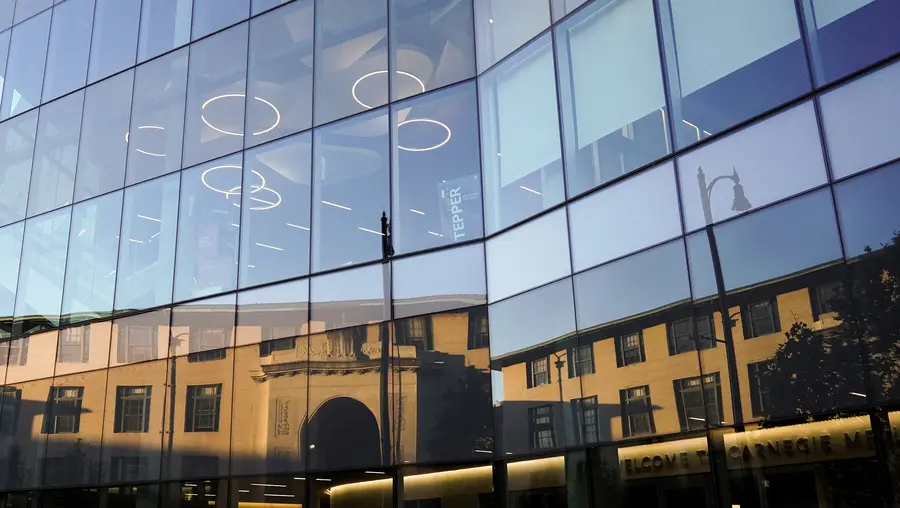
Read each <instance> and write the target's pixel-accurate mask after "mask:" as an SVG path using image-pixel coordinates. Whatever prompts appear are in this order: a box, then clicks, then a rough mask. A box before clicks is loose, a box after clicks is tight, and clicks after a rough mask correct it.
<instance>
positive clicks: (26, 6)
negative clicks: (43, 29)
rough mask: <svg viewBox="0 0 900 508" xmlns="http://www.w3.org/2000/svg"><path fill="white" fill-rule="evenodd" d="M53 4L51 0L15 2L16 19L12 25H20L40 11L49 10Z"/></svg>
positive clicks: (21, 0)
mask: <svg viewBox="0 0 900 508" xmlns="http://www.w3.org/2000/svg"><path fill="white" fill-rule="evenodd" d="M53 3H54V1H53V0H20V1H18V2H16V17H15V21H14V23H21V22H22V21H24V20H26V19H28V18H30V17H32V16H34V15H35V14H37V13H39V12H41V11H42V10H44V9H49V8H50V6H52V5H53ZM45 14H49V13H45Z"/></svg>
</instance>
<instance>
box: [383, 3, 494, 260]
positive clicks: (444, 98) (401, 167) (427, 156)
mask: <svg viewBox="0 0 900 508" xmlns="http://www.w3.org/2000/svg"><path fill="white" fill-rule="evenodd" d="M460 5H461V4H460ZM477 104H478V99H477V95H476V93H475V83H473V82H469V83H466V84H463V85H459V86H457V87H453V88H451V89H447V90H441V91H439V92H436V93H435V94H429V95H428V96H426V97H422V98H419V99H414V100H410V101H408V102H403V103H400V104H395V105H393V106H392V108H391V110H392V115H391V117H392V122H393V125H392V128H393V129H396V130H395V132H396V134H395V135H396V141H395V144H396V148H397V151H395V152H394V158H393V164H394V166H393V173H392V174H393V184H394V209H393V214H392V217H393V220H394V222H393V230H392V238H393V245H394V249H395V250H396V251H397V253H404V252H410V251H415V250H420V249H427V248H432V247H438V246H441V245H448V244H453V243H456V242H462V241H466V240H472V239H474V238H479V237H481V236H482V216H481V215H482V209H481V177H480V167H479V157H478V111H477Z"/></svg>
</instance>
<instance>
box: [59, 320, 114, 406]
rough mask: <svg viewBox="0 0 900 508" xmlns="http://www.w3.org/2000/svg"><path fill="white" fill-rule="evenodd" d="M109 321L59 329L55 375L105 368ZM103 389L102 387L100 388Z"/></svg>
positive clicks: (107, 358)
mask: <svg viewBox="0 0 900 508" xmlns="http://www.w3.org/2000/svg"><path fill="white" fill-rule="evenodd" d="M111 330H112V323H111V322H110V321H101V322H96V323H91V324H87V325H81V326H72V327H69V328H63V329H62V330H60V331H59V345H58V347H57V350H56V371H55V375H56V376H60V375H64V374H75V373H77V372H87V371H90V370H99V369H105V368H106V366H107V365H108V363H107V362H109V339H110V332H111ZM100 391H101V392H102V391H103V390H102V389H101V390H100Z"/></svg>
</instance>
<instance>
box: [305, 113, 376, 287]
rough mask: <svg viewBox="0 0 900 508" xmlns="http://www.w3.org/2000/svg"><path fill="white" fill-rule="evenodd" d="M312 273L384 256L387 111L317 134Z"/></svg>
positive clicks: (332, 126) (314, 174) (328, 127)
mask: <svg viewBox="0 0 900 508" xmlns="http://www.w3.org/2000/svg"><path fill="white" fill-rule="evenodd" d="M313 135H314V137H313V140H314V141H313V142H314V144H315V146H314V149H313V150H314V152H313V160H314V171H315V172H314V173H313V183H314V185H313V225H312V230H313V231H312V232H313V243H312V248H313V251H312V268H313V271H321V270H328V269H330V268H337V267H340V266H347V265H352V264H353V263H359V262H363V261H369V260H372V259H378V258H380V257H382V249H381V244H382V236H381V223H380V220H381V216H382V213H385V212H387V211H389V207H390V204H389V199H388V196H389V195H390V187H389V183H388V182H389V181H390V175H389V173H388V171H389V164H390V163H389V151H388V145H389V142H388V117H387V111H384V110H382V111H380V112H374V113H372V114H369V115H363V116H361V117H357V118H353V119H351V120H347V121H345V122H340V123H336V124H333V125H329V126H327V127H324V128H321V129H318V130H316V131H315V132H314V133H313Z"/></svg>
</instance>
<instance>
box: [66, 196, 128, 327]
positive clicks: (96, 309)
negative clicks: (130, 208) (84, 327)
mask: <svg viewBox="0 0 900 508" xmlns="http://www.w3.org/2000/svg"><path fill="white" fill-rule="evenodd" d="M121 218H122V192H121V191H120V192H114V193H112V194H107V195H105V196H102V197H99V198H96V199H92V200H90V201H85V202H83V203H79V204H77V205H75V206H74V207H73V208H72V228H71V230H72V231H71V234H70V235H69V253H68V256H67V258H68V259H67V265H66V284H65V292H64V293H63V295H64V296H63V307H62V312H63V316H64V317H63V320H64V321H66V322H74V323H77V322H79V321H84V320H87V319H94V318H97V317H104V316H108V315H109V314H110V313H111V312H112V310H113V295H114V293H115V288H116V261H117V259H118V256H119V226H120V223H121Z"/></svg>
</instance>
